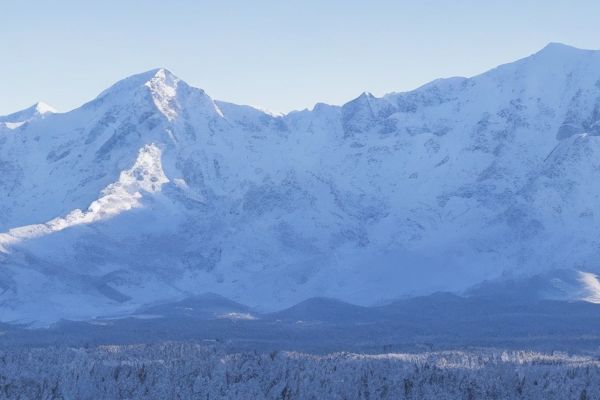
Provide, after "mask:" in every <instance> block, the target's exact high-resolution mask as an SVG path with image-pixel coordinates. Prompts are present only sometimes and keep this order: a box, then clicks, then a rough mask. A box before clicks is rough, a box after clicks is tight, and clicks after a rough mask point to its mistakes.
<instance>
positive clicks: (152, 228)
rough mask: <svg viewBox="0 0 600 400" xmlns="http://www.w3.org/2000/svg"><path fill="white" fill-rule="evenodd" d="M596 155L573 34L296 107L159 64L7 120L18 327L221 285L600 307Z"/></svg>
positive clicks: (2, 309) (7, 208)
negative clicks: (230, 91)
mask: <svg viewBox="0 0 600 400" xmlns="http://www.w3.org/2000/svg"><path fill="white" fill-rule="evenodd" d="M599 151H600V52H599V51H591V50H580V49H576V48H572V47H569V46H565V45H561V44H550V45H548V46H547V47H545V48H544V49H542V50H541V51H539V52H538V53H536V54H533V55H531V56H529V57H526V58H524V59H521V60H518V61H516V62H513V63H510V64H506V65H502V66H499V67H497V68H495V69H493V70H491V71H488V72H485V73H483V74H481V75H478V76H475V77H472V78H450V79H440V80H436V81H433V82H431V83H429V84H427V85H424V86H422V87H420V88H417V89H415V90H413V91H410V92H405V93H391V94H388V95H386V96H384V97H382V98H377V97H374V96H373V95H371V94H369V93H364V94H362V95H360V96H359V97H357V98H356V99H354V100H352V101H350V102H348V103H346V104H344V105H342V106H333V105H327V104H317V105H315V107H314V108H313V109H312V110H302V111H295V112H291V113H289V114H285V115H278V114H272V113H269V112H266V111H263V110H260V109H256V108H253V107H250V106H243V105H236V104H231V103H227V102H223V101H216V100H213V99H212V98H211V97H210V96H209V95H208V94H207V93H205V92H204V91H203V90H201V89H197V88H194V87H191V86H189V85H187V84H186V83H185V82H184V81H183V80H181V79H179V78H178V77H176V76H175V75H173V74H172V73H171V72H169V71H168V70H166V69H163V68H160V69H156V70H152V71H148V72H145V73H142V74H139V75H135V76H132V77H129V78H126V79H124V80H122V81H120V82H118V83H116V84H115V85H113V86H112V87H110V88H108V89H107V90H105V91H104V92H103V93H101V94H100V95H99V96H98V97H97V98H95V99H93V100H92V101H90V102H88V103H86V104H84V105H83V106H81V107H80V108H77V109H75V110H72V111H69V112H66V113H58V112H55V110H53V109H52V108H51V107H49V106H47V105H44V104H42V103H40V104H37V105H35V106H33V107H32V108H30V109H27V110H24V111H22V112H18V113H15V114H11V115H9V116H5V117H0V170H1V172H2V173H1V174H0V321H2V322H10V323H34V324H36V325H48V324H51V323H53V322H55V321H58V320H60V319H71V320H87V319H93V318H96V317H102V316H112V317H115V316H123V315H129V314H132V313H135V312H137V310H139V309H140V308H141V307H145V306H153V305H159V304H162V303H168V302H174V301H178V300H182V299H185V298H189V297H191V296H195V295H199V294H202V293H208V292H210V293H216V294H219V295H223V296H225V297H227V298H230V299H232V300H234V301H237V302H240V303H242V304H245V305H248V306H250V307H251V308H252V310H254V311H259V312H269V311H275V310H279V309H283V308H285V307H289V306H291V305H294V304H297V303H300V302H301V301H303V300H306V299H309V298H312V297H315V296H324V297H330V298H335V299H339V300H343V301H347V302H350V303H354V304H359V305H380V304H386V303H389V302H391V301H393V300H396V299H399V298H405V297H412V296H417V295H427V294H431V293H434V292H436V291H450V292H454V293H460V294H468V295H481V296H485V295H489V294H490V293H496V294H498V295H499V296H500V297H502V296H501V294H502V293H505V294H506V293H510V294H511V296H516V297H518V298H521V299H530V300H540V299H554V300H569V301H570V300H586V301H590V302H598V301H599V299H600V283H599V281H598V278H597V273H598V272H600V267H599V266H598V255H599V254H598V253H599V251H598V249H599V248H600V224H598V221H596V218H597V217H598V216H600V202H599V201H598V199H599V197H600V185H598V184H596V181H597V175H598V171H599V170H600V157H599V154H600V153H599ZM40 299H42V300H40Z"/></svg>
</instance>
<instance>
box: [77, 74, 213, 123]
mask: <svg viewBox="0 0 600 400" xmlns="http://www.w3.org/2000/svg"><path fill="white" fill-rule="evenodd" d="M100 105H111V106H115V105H122V106H135V107H136V108H138V109H146V108H147V107H148V106H151V105H153V106H154V107H155V108H156V109H158V111H159V112H160V113H161V114H163V115H164V116H165V117H167V119H168V120H174V119H176V118H177V116H178V115H179V113H180V111H181V109H182V108H185V107H190V108H192V109H195V111H196V112H198V113H199V114H204V115H211V116H222V115H221V112H220V110H219V109H218V107H217V106H216V105H215V103H214V101H213V100H212V98H211V97H210V96H208V95H207V94H206V93H205V92H204V90H202V89H199V88H194V87H191V86H190V85H188V84H187V83H186V82H184V81H183V80H181V79H179V78H178V77H177V76H175V75H174V74H173V73H172V72H170V71H169V70H167V69H166V68H156V69H152V70H150V71H146V72H142V73H140V74H136V75H132V76H130V77H128V78H125V79H123V80H121V81H119V82H117V83H115V84H114V85H112V86H111V87H110V88H108V89H107V90H105V91H103V92H102V93H100V95H98V97H96V99H95V100H93V101H92V102H90V103H88V104H87V105H86V106H87V107H98V106H100ZM186 105H187V106H186Z"/></svg>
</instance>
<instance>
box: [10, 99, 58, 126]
mask: <svg viewBox="0 0 600 400" xmlns="http://www.w3.org/2000/svg"><path fill="white" fill-rule="evenodd" d="M56 112H57V111H56V109H55V108H54V107H52V106H50V105H48V104H46V103H43V102H38V103H35V104H34V105H32V106H31V107H27V108H26V109H24V110H21V111H17V112H15V113H12V114H9V115H6V116H0V122H4V123H10V124H22V123H25V122H29V121H31V120H33V119H37V118H40V117H43V116H45V115H47V114H54V113H56Z"/></svg>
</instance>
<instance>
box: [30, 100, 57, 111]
mask: <svg viewBox="0 0 600 400" xmlns="http://www.w3.org/2000/svg"><path fill="white" fill-rule="evenodd" d="M33 107H34V108H35V110H36V112H37V113H38V114H56V113H57V112H58V111H57V110H56V109H55V108H54V107H52V106H51V105H49V104H47V103H44V102H43V101H40V102H37V103H35V104H34V105H33Z"/></svg>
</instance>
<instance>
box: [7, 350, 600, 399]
mask: <svg viewBox="0 0 600 400" xmlns="http://www.w3.org/2000/svg"><path fill="white" fill-rule="evenodd" d="M0 398H2V399H82V400H83V399H94V400H96V399H177V398H179V399H203V400H204V399H252V400H259V399H436V400H443V399H452V400H454V399H540V400H542V399H543V400H548V399H561V400H563V399H577V400H586V399H600V362H599V361H597V360H596V359H594V358H593V357H590V356H569V355H566V354H560V353H557V354H541V353H535V352H515V351H512V352H501V351H490V350H482V351H480V352H477V351H469V352H463V351H453V352H432V353H419V354H382V355H359V354H351V353H336V354H330V355H324V356H321V355H310V354H302V353H290V352H271V353H237V354H227V353H225V352H224V351H222V349H221V348H220V347H219V346H206V345H198V344H191V343H184V344H181V343H165V344H160V345H139V346H100V347H93V348H58V347H57V348H39V349H12V350H0Z"/></svg>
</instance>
